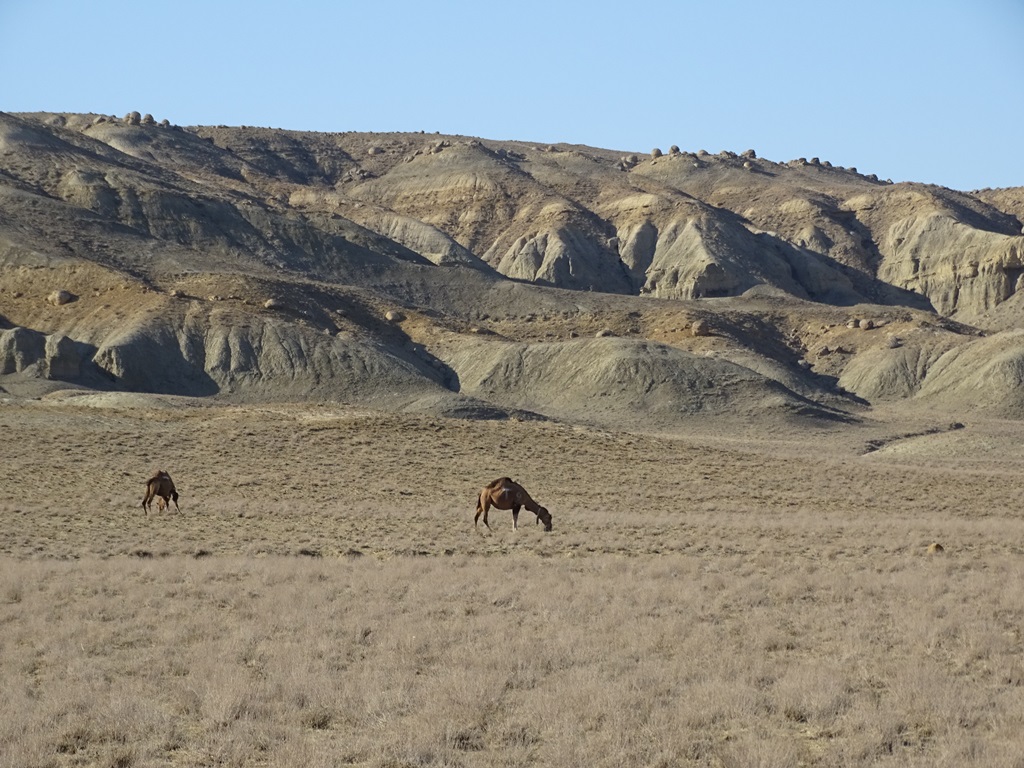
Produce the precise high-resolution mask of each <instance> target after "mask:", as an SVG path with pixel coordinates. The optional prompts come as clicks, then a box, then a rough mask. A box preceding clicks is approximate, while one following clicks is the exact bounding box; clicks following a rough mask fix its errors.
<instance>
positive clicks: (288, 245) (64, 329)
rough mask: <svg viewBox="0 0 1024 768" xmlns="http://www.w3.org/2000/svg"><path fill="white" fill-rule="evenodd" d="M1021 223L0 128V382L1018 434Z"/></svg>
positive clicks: (872, 198)
mask: <svg viewBox="0 0 1024 768" xmlns="http://www.w3.org/2000/svg"><path fill="white" fill-rule="evenodd" d="M1022 219H1024V188H1015V189H1004V190H978V191H973V192H966V191H956V190H950V189H945V188H942V187H936V186H931V185H924V184H915V183H899V184H893V183H891V182H889V181H887V180H882V179H879V178H877V177H875V176H873V175H864V174H862V173H859V172H858V171H857V170H856V169H854V168H841V167H836V166H833V165H832V164H830V163H829V162H827V161H824V160H820V159H818V158H811V159H809V160H808V159H804V158H800V159H797V160H792V161H787V162H776V161H772V160H767V159H764V158H761V157H758V156H757V154H756V152H754V151H753V150H743V151H739V152H736V153H733V152H723V153H719V154H716V155H711V154H708V153H707V152H704V151H702V150H699V149H696V148H695V149H694V150H693V151H682V150H680V149H678V148H677V147H675V146H673V147H671V148H670V149H668V150H667V151H665V152H662V151H661V150H655V151H651V152H647V153H639V152H624V151H612V150H607V149H597V148H591V147H583V146H570V145H537V144H531V143H527V142H515V141H491V140H487V139H480V138H470V137H462V136H440V135H436V134H434V135H428V134H423V133H404V134H397V133H396V134H367V133H310V132H297V131H285V130H278V129H269V128H249V127H234V128H231V127H223V126H218V127H210V126H204V127H178V126H173V125H170V124H167V123H166V121H165V122H164V123H162V124H161V123H158V122H157V121H155V120H136V119H133V118H132V116H131V115H129V116H126V118H116V117H110V116H105V115H95V114H88V115H84V114H3V113H0V387H2V388H3V390H4V392H5V393H6V396H7V397H12V398H17V397H38V396H42V395H45V394H46V393H47V392H50V391H67V390H68V389H69V388H80V389H81V388H85V389H100V390H114V391H132V392H153V393H162V394H170V395H184V396H193V397H219V398H227V399H231V398H234V399H238V400H246V401H252V400H261V401H262V400H304V399H320V400H334V401H340V402H352V403H365V404H368V405H379V406H381V407H388V408H400V409H409V410H427V411H435V412H438V413H442V414H449V415H457V416H473V417H491V418H494V417H510V416H511V417H516V418H554V419H571V420H574V421H583V422H592V423H596V424H611V423H615V424H627V425H629V424H635V425H637V426H640V427H645V426H650V427H660V426H666V425H672V424H675V423H677V422H679V421H685V420H686V419H692V418H699V417H712V418H739V419H756V418H759V417H779V418H794V419H839V420H853V419H857V418H860V417H861V416H862V415H863V414H864V413H866V412H869V411H870V408H871V407H872V406H875V405H879V404H883V403H884V404H886V405H887V406H890V405H893V404H895V405H897V406H900V407H907V408H910V407H921V408H933V409H940V410H942V411H946V412H957V413H960V412H980V413H985V414H991V415H993V416H1001V417H1011V418H1018V417H1021V416H1024V397H1022V392H1024V389H1022V384H1024V333H1022V330H1021V329H1022V328H1024V316H1022V312H1024V303H1022V302H1024V298H1021V295H1020V294H1021V293H1022V291H1021V288H1022V287H1024V264H1022V258H1024V234H1022ZM54 297H58V298H57V299H55V298H54Z"/></svg>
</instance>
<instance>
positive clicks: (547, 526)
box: [537, 507, 551, 531]
mask: <svg viewBox="0 0 1024 768" xmlns="http://www.w3.org/2000/svg"><path fill="white" fill-rule="evenodd" d="M537 522H538V523H544V530H545V531H550V530H551V513H550V512H548V511H547V509H546V508H545V507H537Z"/></svg>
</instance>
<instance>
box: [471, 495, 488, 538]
mask: <svg viewBox="0 0 1024 768" xmlns="http://www.w3.org/2000/svg"><path fill="white" fill-rule="evenodd" d="M490 508H491V500H490V499H486V498H484V496H483V494H481V495H480V499H479V500H478V501H477V503H476V516H475V517H474V518H473V526H474V527H475V526H476V524H477V521H478V520H479V519H480V515H481V514H482V515H483V516H484V525H485V526H487V528H488V529H489V528H490V527H491V526H490V524H489V523H488V522H487V511H488V510H489V509H490Z"/></svg>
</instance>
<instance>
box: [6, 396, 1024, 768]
mask: <svg viewBox="0 0 1024 768" xmlns="http://www.w3.org/2000/svg"><path fill="white" fill-rule="evenodd" d="M946 421H947V422H948V419H946ZM965 421H966V428H965V429H962V430H957V431H952V432H940V433H936V434H929V435H922V436H919V437H912V438H905V439H891V438H898V437H900V436H904V435H911V434H917V433H921V432H925V431H927V430H928V429H929V428H931V427H934V426H936V425H939V424H942V423H943V421H942V418H941V417H928V416H921V417H920V418H918V419H915V420H909V419H906V418H901V419H899V420H897V419H896V418H895V417H892V418H886V417H885V415H884V414H876V417H874V418H873V420H871V421H868V422H867V423H865V424H863V425H846V426H837V427H834V428H832V429H820V430H808V429H796V428H792V429H789V428H785V427H779V426H778V425H775V426H773V427H772V428H768V427H767V426H764V425H762V426H760V427H759V426H758V425H750V426H749V428H746V429H743V428H738V427H736V426H735V425H733V426H732V427H730V428H729V429H727V430H721V429H719V428H718V426H717V425H715V424H711V423H708V424H704V425H697V426H695V427H694V428H693V430H692V431H689V432H687V433H685V434H678V435H649V434H634V433H629V432H626V431H622V432H615V431H608V430H600V429H593V428H586V427H578V426H572V425H564V424H556V423H545V422H517V421H478V422H472V421H456V420H445V419H437V418H430V417H426V416H412V415H401V414H393V413H392V414H385V413H378V412H373V411H368V410H360V409H354V408H348V407H345V406H341V405H309V404H306V405H295V406H288V405H280V406H267V405H262V406H254V405H250V406H243V405H226V404H204V403H200V402H199V401H191V400H175V399H172V398H155V397H142V396H124V395H89V396H81V397H66V398H63V399H61V398H55V397H50V398H43V399H42V400H40V401H11V400H9V401H6V402H4V403H2V404H0V435H3V438H4V439H3V440H2V441H0V690H2V691H3V696H0V766H2V767H3V768H14V767H15V766H17V767H18V768H32V767H39V768H42V767H44V766H46V767H48V766H54V767H55V768H56V767H58V766H111V767H116V768H130V767H131V766H211V765H225V766H294V765H304V766H308V767H309V768H318V767H319V766H351V765H354V766H373V767H375V768H399V767H400V766H402V767H405V766H466V767H467V768H468V767H470V766H502V765H504V766H527V765H530V766H570V765H580V766H583V765H587V766H675V765H681V766H683V765H694V766H723V767H724V766H737V767H740V766H742V767H744V768H746V767H749V766H761V767H763V768H772V767H774V766H779V767H782V766H800V765H806V766H869V765H871V766H875V765H894V766H895V765H899V766H906V765H909V766H971V765H977V766H1024V758H1022V755H1024V736H1022V734H1024V661H1022V651H1024V638H1022V634H1021V633H1022V629H1024V559H1022V556H1024V515H1022V513H1021V508H1022V501H1024V483H1022V482H1021V477H1022V471H1024V447H1022V445H1021V441H1020V439H1019V438H1020V435H1021V429H1020V426H1019V425H1018V424H1016V423H1009V422H996V421H993V422H986V421H982V420H978V421H970V420H965ZM870 445H874V446H878V445H882V446H883V447H881V448H880V449H879V450H875V451H872V452H869V453H866V451H867V449H868V446H870ZM157 467H162V468H165V469H167V470H169V471H170V472H171V473H172V475H173V476H174V478H175V480H176V482H177V484H178V488H179V491H180V492H181V506H182V514H180V515H179V514H177V513H167V512H164V513H159V514H157V513H154V514H151V515H148V516H147V515H144V514H143V512H142V510H141V509H140V508H139V502H140V500H141V497H142V492H143V486H142V482H143V480H144V479H145V478H146V477H147V476H148V473H149V472H151V471H152V470H153V469H154V468H157ZM503 474H509V475H512V476H513V477H515V478H516V479H517V480H519V481H520V482H522V483H523V484H524V485H525V486H526V487H527V488H528V489H529V490H530V491H531V493H533V495H534V497H535V498H536V499H537V500H538V501H540V502H541V503H543V504H544V505H546V506H547V507H548V508H549V509H550V510H551V512H552V514H553V516H554V531H553V532H552V533H551V534H544V533H543V531H542V529H541V528H539V527H537V526H534V525H533V524H532V522H533V520H532V515H529V514H528V513H524V515H525V516H524V517H523V518H521V522H522V521H525V522H526V523H527V524H526V525H525V526H522V527H521V529H520V530H519V531H518V532H515V533H513V531H512V530H511V520H510V515H509V514H508V513H507V512H505V513H502V512H496V513H495V514H493V516H492V518H491V520H492V525H493V527H494V530H493V531H492V532H491V533H490V534H486V533H484V532H481V531H476V530H474V528H473V524H472V518H473V506H474V502H475V495H476V493H477V491H478V489H479V487H480V486H481V485H482V484H483V483H485V482H487V481H489V480H491V479H493V478H494V477H497V476H500V475H503ZM933 541H938V542H941V543H942V544H943V546H944V547H945V552H944V553H942V554H939V555H930V554H928V552H927V547H928V545H929V544H930V543H931V542H933Z"/></svg>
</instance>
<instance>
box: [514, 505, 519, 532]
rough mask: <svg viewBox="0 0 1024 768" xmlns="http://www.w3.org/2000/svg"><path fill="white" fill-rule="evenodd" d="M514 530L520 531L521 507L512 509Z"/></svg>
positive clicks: (517, 506)
mask: <svg viewBox="0 0 1024 768" xmlns="http://www.w3.org/2000/svg"><path fill="white" fill-rule="evenodd" d="M512 530H513V531H518V530H519V505H518V504H517V505H516V506H514V507H512Z"/></svg>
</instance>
